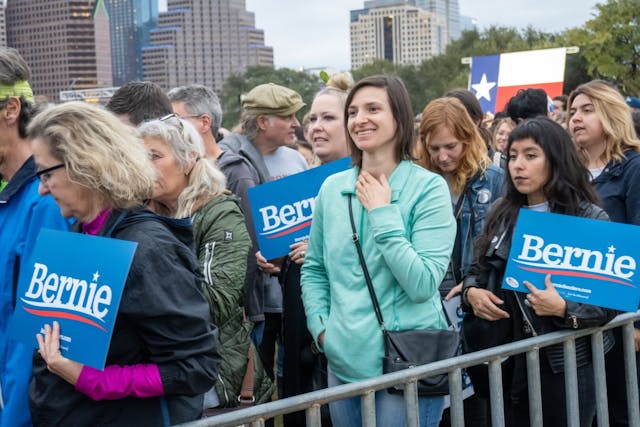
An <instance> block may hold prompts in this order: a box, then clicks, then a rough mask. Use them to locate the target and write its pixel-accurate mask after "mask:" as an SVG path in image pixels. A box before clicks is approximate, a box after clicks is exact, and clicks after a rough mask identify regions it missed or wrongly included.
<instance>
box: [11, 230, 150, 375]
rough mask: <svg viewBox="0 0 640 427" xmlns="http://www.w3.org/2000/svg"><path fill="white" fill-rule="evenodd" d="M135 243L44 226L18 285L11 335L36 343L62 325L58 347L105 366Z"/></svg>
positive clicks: (67, 354)
mask: <svg viewBox="0 0 640 427" xmlns="http://www.w3.org/2000/svg"><path fill="white" fill-rule="evenodd" d="M137 245H138V244H137V243H135V242H129V241H124V240H117V239H109V238H105V237H97V236H88V235H85V234H80V233H70V232H63V231H55V230H48V229H43V230H42V231H40V234H39V235H38V239H37V241H36V245H35V248H34V250H33V256H32V260H31V262H30V263H29V264H28V265H27V266H25V268H24V273H22V274H21V277H20V282H19V284H18V293H17V304H16V309H15V315H14V318H13V322H12V326H11V334H12V336H13V337H14V338H15V339H17V340H21V341H23V342H25V343H27V344H28V345H34V344H36V345H37V341H36V334H37V333H39V332H40V333H43V334H44V325H45V324H49V325H51V324H52V323H53V321H54V320H56V321H58V322H59V323H60V335H61V336H60V351H61V353H62V354H63V355H64V356H65V357H67V358H69V359H71V360H75V361H77V362H80V363H83V364H86V365H89V366H91V367H93V368H96V369H104V364H105V361H106V358H107V352H108V350H109V343H110V341H111V334H112V332H113V325H114V323H115V319H116V314H117V312H118V306H119V305H120V297H121V296H122V289H123V287H124V283H125V281H126V279H127V275H128V273H129V267H130V266H131V261H132V260H133V255H134V253H135V250H136V247H137Z"/></svg>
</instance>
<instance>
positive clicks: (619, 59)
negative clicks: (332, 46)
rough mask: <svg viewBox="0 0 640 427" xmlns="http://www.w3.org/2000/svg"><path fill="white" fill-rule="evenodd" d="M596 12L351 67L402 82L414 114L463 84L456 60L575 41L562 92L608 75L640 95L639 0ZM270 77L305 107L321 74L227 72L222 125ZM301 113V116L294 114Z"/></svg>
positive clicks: (357, 75)
mask: <svg viewBox="0 0 640 427" xmlns="http://www.w3.org/2000/svg"><path fill="white" fill-rule="evenodd" d="M596 9H597V13H596V14H594V17H593V18H592V19H591V20H589V21H588V22H587V23H586V24H585V25H584V27H582V28H574V29H569V30H566V31H564V32H562V33H559V34H553V33H545V32H542V31H539V30H536V29H535V28H533V27H531V26H530V27H528V28H525V29H523V30H518V29H516V28H512V27H502V26H492V27H490V28H487V29H486V30H484V31H482V32H479V31H477V30H474V31H465V32H463V33H462V36H461V37H460V38H459V39H458V40H455V41H453V42H452V43H450V44H449V46H448V47H447V49H446V52H445V53H444V54H442V55H439V56H435V57H433V58H430V59H427V60H425V61H423V62H422V63H421V64H420V65H398V64H393V63H391V62H389V61H384V60H379V61H375V62H373V63H371V64H367V65H364V66H362V67H360V68H358V69H356V70H352V74H353V77H354V79H355V80H356V81H357V80H359V79H361V78H363V77H366V76H370V75H373V74H390V75H397V76H399V77H400V78H402V80H403V81H404V83H405V85H406V86H407V89H408V91H409V94H410V96H411V103H412V106H413V109H414V111H415V113H419V112H421V111H422V110H423V109H424V107H425V106H426V104H427V103H429V102H430V101H431V100H433V99H435V98H437V97H440V96H442V95H443V94H444V93H445V92H446V91H447V90H449V89H453V88H459V87H464V88H466V87H467V84H468V79H469V66H468V65H464V64H462V63H461V59H462V58H465V57H472V56H482V55H492V54H497V53H507V52H516V51H524V50H532V49H546V48H553V47H563V46H566V47H568V46H578V47H579V48H580V51H579V52H578V53H577V54H571V55H567V59H566V65H565V78H564V88H563V91H564V93H569V92H571V91H572V90H573V89H575V87H576V86H578V85H579V84H581V83H584V82H586V81H589V80H591V79H593V78H602V79H605V80H608V81H610V82H612V83H614V84H615V85H617V87H618V88H619V89H620V90H621V91H622V92H623V94H625V95H634V96H638V95H639V94H640V31H638V24H639V21H640V7H639V3H638V0H607V1H606V3H604V4H598V5H597V6H596ZM266 82H274V83H277V84H281V85H284V86H287V87H290V88H291V89H294V90H296V91H298V93H300V95H301V96H302V97H303V99H304V101H305V102H306V103H307V107H306V108H305V109H303V111H302V114H304V113H305V112H306V111H307V110H308V106H309V105H310V104H311V102H312V101H313V97H314V95H315V94H316V93H317V91H318V90H319V89H320V88H321V87H322V84H323V82H322V80H321V79H320V77H318V76H315V75H312V74H309V73H306V72H304V71H295V70H291V69H287V68H281V69H273V68H271V67H261V66H257V67H249V68H247V70H246V71H245V72H244V73H243V74H235V75H233V76H231V77H230V78H229V79H228V80H227V82H226V83H225V85H224V89H223V93H222V102H223V109H224V111H225V118H224V122H223V124H224V125H225V126H226V127H231V126H233V125H234V124H235V123H236V122H237V120H238V118H239V115H240V95H241V94H243V93H246V92H247V91H249V90H250V89H251V88H253V87H254V86H256V85H258V84H262V83H266ZM299 117H300V118H301V117H302V115H299Z"/></svg>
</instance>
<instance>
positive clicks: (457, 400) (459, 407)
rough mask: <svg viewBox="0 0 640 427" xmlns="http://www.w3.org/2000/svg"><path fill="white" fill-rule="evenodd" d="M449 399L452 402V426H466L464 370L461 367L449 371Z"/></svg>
mask: <svg viewBox="0 0 640 427" xmlns="http://www.w3.org/2000/svg"><path fill="white" fill-rule="evenodd" d="M449 401H450V402H451V403H450V407H451V427H464V404H463V400H462V370H461V369H460V368H458V369H454V370H453V371H451V372H449Z"/></svg>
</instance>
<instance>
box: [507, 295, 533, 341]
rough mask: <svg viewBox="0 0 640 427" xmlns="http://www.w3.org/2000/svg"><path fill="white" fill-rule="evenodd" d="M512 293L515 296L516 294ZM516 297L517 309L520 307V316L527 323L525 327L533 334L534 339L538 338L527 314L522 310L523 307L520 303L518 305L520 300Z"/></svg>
mask: <svg viewBox="0 0 640 427" xmlns="http://www.w3.org/2000/svg"><path fill="white" fill-rule="evenodd" d="M513 293H514V294H515V293H516V292H515V291H513ZM515 297H516V301H517V303H518V307H520V311H521V312H522V316H523V317H524V321H525V322H527V326H528V327H529V329H530V330H531V333H532V334H533V336H534V337H537V336H538V333H537V332H536V330H535V329H534V327H533V324H532V323H531V321H530V320H529V316H527V313H526V311H525V309H524V307H523V306H522V303H520V298H518V295H517V294H516V295H515Z"/></svg>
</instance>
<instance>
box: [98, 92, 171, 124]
mask: <svg viewBox="0 0 640 427" xmlns="http://www.w3.org/2000/svg"><path fill="white" fill-rule="evenodd" d="M107 110H109V111H111V112H112V113H114V114H116V115H123V114H126V115H127V116H129V121H130V122H131V123H132V124H133V125H135V126H138V125H139V124H140V123H142V122H144V121H147V120H153V119H159V118H160V117H164V116H166V115H167V114H171V113H173V108H172V107H171V101H169V98H168V97H167V95H166V94H165V93H164V92H163V91H162V89H161V88H160V86H158V85H157V84H155V83H152V82H129V83H127V84H125V85H124V86H122V87H121V88H120V89H118V90H117V91H116V93H114V94H113V96H112V97H111V99H110V100H109V103H108V104H107Z"/></svg>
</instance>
